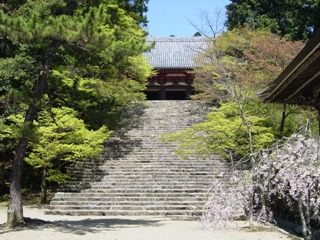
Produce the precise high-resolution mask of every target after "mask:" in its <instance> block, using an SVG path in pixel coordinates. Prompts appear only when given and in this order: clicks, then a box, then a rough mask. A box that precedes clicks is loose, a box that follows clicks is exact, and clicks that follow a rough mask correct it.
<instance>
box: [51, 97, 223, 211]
mask: <svg viewBox="0 0 320 240" xmlns="http://www.w3.org/2000/svg"><path fill="white" fill-rule="evenodd" d="M206 112H208V106H205V105H204V104H203V103H195V102H192V101H150V102H148V106H147V107H144V108H141V107H140V108H137V109H134V110H132V111H131V115H130V119H133V122H132V123H131V126H129V127H127V128H123V129H121V130H119V131H117V132H115V134H113V136H111V137H110V138H109V139H108V141H107V142H106V143H105V149H104V151H103V153H102V154H101V157H100V158H99V159H98V160H91V161H83V162H77V163H76V165H75V166H72V168H70V172H71V173H72V179H71V181H70V182H69V183H68V184H67V185H66V186H64V188H62V189H64V191H65V192H58V193H56V194H55V197H54V198H53V199H52V201H51V203H50V209H49V210H48V211H47V213H51V214H71V215H108V216H115V215H170V216H184V217H186V216H199V214H201V213H202V212H203V205H204V203H205V201H206V199H207V197H208V190H209V188H210V186H211V183H212V182H213V180H214V179H216V178H220V179H223V178H224V177H225V175H228V173H226V174H223V173H224V172H227V167H228V164H227V163H226V162H225V161H224V160H222V159H221V158H220V157H219V156H211V157H208V158H203V157H199V156H190V157H189V158H188V159H182V158H180V157H178V156H177V155H176V154H175V153H174V148H175V147H176V146H177V144H176V143H172V142H164V141H163V136H164V135H166V134H168V133H171V132H176V131H179V130H182V129H185V128H187V127H190V126H191V125H192V124H194V123H196V122H199V121H201V120H203V119H204V116H205V113H206ZM226 185H227V184H226Z"/></svg>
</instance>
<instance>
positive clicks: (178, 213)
mask: <svg viewBox="0 0 320 240" xmlns="http://www.w3.org/2000/svg"><path fill="white" fill-rule="evenodd" d="M203 212H204V210H188V209H183V210H177V209H174V210H136V209H130V210H92V209H89V208H87V209H53V210H51V211H47V214H60V215H73V216H79V215H90V216H148V215H153V216H155V215H156V216H157V215H158V216H171V217H177V218H181V217H182V218H183V219H185V218H187V217H192V218H194V217H199V216H200V215H201V214H202V213H203Z"/></svg>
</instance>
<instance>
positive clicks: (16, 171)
mask: <svg viewBox="0 0 320 240" xmlns="http://www.w3.org/2000/svg"><path fill="white" fill-rule="evenodd" d="M59 46H60V42H58V41H56V42H53V44H52V47H51V49H50V50H49V52H48V55H47V58H46V62H45V64H44V66H43V68H42V71H41V72H40V74H39V77H38V79H37V81H36V82H35V86H34V101H32V103H31V104H30V105H29V108H28V110H27V112H26V117H25V120H24V128H30V127H31V126H32V124H33V122H34V120H35V118H36V116H37V113H38V111H39V108H40V100H41V99H42V97H43V95H44V92H45V87H46V83H47V80H48V75H49V71H50V66H51V64H52V61H53V58H54V55H55V53H56V52H57V50H58V48H59ZM27 147H28V136H22V137H21V138H20V140H19V143H18V146H17V150H16V153H15V156H14V159H13V168H12V175H11V183H10V200H9V206H8V212H7V223H6V227H8V228H14V227H16V226H18V225H20V224H24V219H23V205H22V197H21V179H22V172H23V160H24V157H25V155H26V151H27Z"/></svg>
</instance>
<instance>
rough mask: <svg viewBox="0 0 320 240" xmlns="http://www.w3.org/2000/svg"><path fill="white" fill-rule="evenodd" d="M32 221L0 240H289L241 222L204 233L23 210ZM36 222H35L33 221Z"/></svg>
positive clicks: (183, 225) (161, 223) (164, 221)
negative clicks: (236, 225) (250, 228)
mask: <svg viewBox="0 0 320 240" xmlns="http://www.w3.org/2000/svg"><path fill="white" fill-rule="evenodd" d="M24 216H25V217H28V218H32V219H33V221H32V224H30V225H29V226H28V227H24V228H18V229H16V230H6V229H4V228H0V239H1V240H20V239H21V240H22V239H23V240H42V239H44V240H57V239H58V240H70V239H75V240H82V239H86V240H180V239H181V240H229V239H232V240H270V239H272V240H277V239H282V240H285V239H290V237H289V236H288V235H287V234H285V233H283V232H280V231H278V230H277V229H276V228H274V227H257V228H256V231H252V232H248V230H247V228H245V227H244V224H245V223H244V222H240V223H239V226H240V228H239V230H237V229H236V228H233V229H228V230H221V231H217V232H212V231H204V230H202V229H201V227H200V224H199V222H198V221H181V220H180V221H178V220H172V219H169V218H162V217H153V216H146V217H132V216H130V217H95V216H60V215H45V214H44V211H43V209H38V208H31V207H25V208H24ZM35 219H38V221H34V220H35ZM5 221H6V208H4V207H1V208H0V224H3V223H5Z"/></svg>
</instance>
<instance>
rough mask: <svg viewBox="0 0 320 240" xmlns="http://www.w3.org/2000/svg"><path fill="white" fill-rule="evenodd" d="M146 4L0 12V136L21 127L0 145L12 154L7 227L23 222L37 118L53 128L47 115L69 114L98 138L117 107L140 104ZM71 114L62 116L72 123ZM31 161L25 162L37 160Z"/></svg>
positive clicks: (34, 2) (7, 6)
mask: <svg viewBox="0 0 320 240" xmlns="http://www.w3.org/2000/svg"><path fill="white" fill-rule="evenodd" d="M147 2H148V1H143V0H137V1H129V0H118V1H117V0H108V1H76V0H68V1H62V0H53V1H47V0H27V1H8V3H3V4H1V5H0V46H1V48H0V51H1V55H0V83H1V84H0V85H1V87H0V92H1V98H0V114H1V115H0V131H1V130H2V131H3V129H6V125H10V124H12V123H13V122H12V121H11V120H10V118H11V116H12V115H19V114H21V115H22V119H24V120H23V121H22V123H21V124H20V125H17V128H18V129H19V132H20V134H19V135H17V136H18V137H16V138H10V137H1V139H0V141H1V144H0V146H6V143H10V146H12V147H11V148H10V149H8V148H6V150H5V151H6V152H7V151H8V150H11V154H7V153H5V156H6V157H8V159H7V160H6V161H10V159H12V161H13V167H12V168H13V169H12V174H13V175H12V178H11V179H12V181H11V184H10V201H9V207H8V221H7V225H8V226H9V227H10V226H11V227H12V226H15V225H17V224H19V223H22V222H23V213H22V200H21V177H22V170H23V160H24V158H25V156H26V154H28V151H30V150H32V147H33V148H34V150H35V152H34V154H36V152H39V151H40V150H39V149H40V148H39V147H40V146H41V145H38V146H35V145H30V142H37V141H35V140H36V138H37V135H36V130H37V124H35V123H36V122H38V123H39V124H40V125H41V124H44V122H43V119H45V118H44V117H41V119H42V121H39V120H40V118H39V117H40V116H42V115H43V114H44V113H46V114H48V117H49V116H51V118H52V119H53V122H55V120H54V119H55V117H57V111H59V110H53V109H64V107H68V108H70V109H73V110H74V111H75V116H76V118H79V119H82V120H83V123H84V126H85V128H87V129H88V130H94V131H99V129H100V127H102V126H103V125H107V126H108V128H114V127H115V124H116V123H117V121H114V120H115V117H117V115H118V113H119V111H120V110H121V108H122V106H126V105H128V104H129V103H130V102H132V101H134V100H139V99H144V94H143V93H142V90H144V88H145V81H146V79H147V77H148V76H149V74H150V72H151V67H150V66H149V65H148V64H147V62H146V59H144V57H143V56H142V52H144V51H146V49H147V47H146V44H145V40H146V39H145V38H146V33H145V32H144V31H143V30H142V28H141V24H144V23H146V19H145V17H144V12H145V11H146V3H147ZM73 110H72V111H71V110H70V111H69V112H67V113H66V114H68V115H70V116H74V112H73ZM54 112H55V113H54ZM41 131H42V130H41ZM0 133H1V132H0ZM106 137H107V134H106ZM52 139H53V138H52ZM38 140H39V139H38ZM65 140H66V139H65ZM41 141H46V140H41V139H40V141H38V143H41ZM43 146H44V145H43ZM46 146H49V145H46ZM41 151H42V150H41ZM34 154H33V155H32V154H31V155H29V158H30V157H31V156H32V158H33V159H34V160H35V159H37V157H36V155H34ZM31 162H33V161H31Z"/></svg>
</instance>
